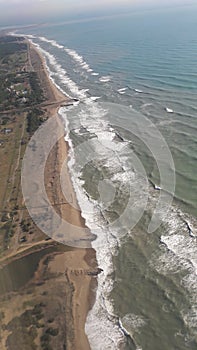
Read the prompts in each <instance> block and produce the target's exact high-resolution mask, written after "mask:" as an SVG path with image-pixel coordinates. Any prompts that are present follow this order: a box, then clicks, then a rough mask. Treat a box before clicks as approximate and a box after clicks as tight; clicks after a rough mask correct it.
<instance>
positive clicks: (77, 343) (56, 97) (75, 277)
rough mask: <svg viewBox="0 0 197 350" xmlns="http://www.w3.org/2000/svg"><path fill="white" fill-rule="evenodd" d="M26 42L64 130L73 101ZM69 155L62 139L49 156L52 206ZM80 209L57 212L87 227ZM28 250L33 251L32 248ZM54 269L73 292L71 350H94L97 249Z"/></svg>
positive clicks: (72, 255) (49, 110)
mask: <svg viewBox="0 0 197 350" xmlns="http://www.w3.org/2000/svg"><path fill="white" fill-rule="evenodd" d="M25 40H26V42H27V43H28V55H29V63H30V66H31V67H32V70H34V71H35V72H36V73H37V75H38V78H39V81H40V84H41V87H42V89H43V91H44V95H45V98H46V100H45V102H44V103H43V104H41V107H42V108H43V109H44V111H45V115H47V116H48V118H50V117H52V116H54V115H58V123H60V124H61V127H64V126H63V121H62V119H61V116H60V115H59V114H58V111H59V109H60V108H61V107H62V105H65V106H66V105H67V104H69V103H72V100H71V99H70V98H69V97H68V96H66V95H64V94H63V93H62V92H61V91H60V90H59V89H58V87H57V86H56V85H55V84H54V83H53V81H52V79H51V78H50V76H49V72H48V69H47V67H46V62H45V58H44V57H43V56H42V54H41V53H40V52H39V50H38V49H37V48H36V46H35V45H33V44H32V43H31V42H30V41H29V40H27V39H25ZM46 102H47V103H46ZM68 151H69V145H68V142H66V141H65V139H64V138H61V139H60V140H58V142H57V144H56V145H55V147H54V149H53V150H52V152H51V154H50V155H49V160H48V161H47V164H46V168H45V187H48V190H49V194H48V196H49V198H50V200H51V202H52V203H54V202H62V198H63V197H62V196H63V194H62V191H61V183H60V179H59V177H60V173H61V168H62V165H63V163H64V161H65V159H66V158H67V156H68ZM65 176H66V178H67V180H66V181H67V186H68V190H69V194H70V193H71V194H72V198H74V202H75V203H76V204H78V203H77V199H76V194H75V191H74V188H73V185H72V181H71V178H70V174H69V170H68V168H67V169H66V174H65ZM77 207H78V209H75V208H73V207H72V206H71V205H70V204H69V203H67V204H66V206H65V205H61V206H60V207H58V209H57V208H55V209H56V211H57V212H58V213H59V214H60V216H62V217H63V218H65V219H68V218H70V220H71V223H72V224H73V225H77V226H79V227H85V220H84V218H83V217H82V216H81V212H80V208H79V206H78V205H77ZM49 242H50V241H49ZM51 242H53V241H51ZM45 243H46V242H45ZM55 244H56V242H55ZM28 250H30V251H31V247H30V246H29V249H28ZM20 253H22V252H20V250H19V251H18V252H17V254H16V255H15V258H16V256H17V255H18V254H20ZM50 267H51V269H52V270H53V271H54V272H56V273H58V272H60V271H61V272H63V271H62V267H63V269H64V273H65V278H66V283H68V284H69V285H70V290H72V293H71V294H72V295H69V296H67V295H66V296H65V298H67V299H69V301H70V302H71V305H68V308H69V309H70V317H69V316H68V315H67V316H66V326H67V332H66V333H67V334H68V336H67V338H68V339H67V345H68V349H75V350H79V349H80V350H83V349H84V350H90V345H89V342H88V338H87V336H86V334H85V322H86V318H87V315H88V312H89V310H90V309H91V308H92V306H93V304H94V301H95V292H93V288H94V289H95V286H96V284H97V282H96V279H95V277H92V276H89V275H88V274H86V273H85V271H87V270H92V271H93V270H95V269H96V268H97V262H96V252H95V250H94V249H93V248H72V251H69V252H65V253H63V254H60V255H57V256H54V259H53V261H52V262H50ZM81 271H82V272H81ZM71 334H72V336H71Z"/></svg>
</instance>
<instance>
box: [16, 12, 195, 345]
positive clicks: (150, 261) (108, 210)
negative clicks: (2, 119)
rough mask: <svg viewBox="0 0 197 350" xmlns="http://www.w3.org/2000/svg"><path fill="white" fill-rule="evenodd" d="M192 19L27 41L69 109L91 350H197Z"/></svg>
mask: <svg viewBox="0 0 197 350" xmlns="http://www.w3.org/2000/svg"><path fill="white" fill-rule="evenodd" d="M196 19H197V8H196V6H193V7H192V6H190V7H185V8H176V9H165V10H163V11H161V10H160V11H159V10H158V11H152V12H151V11H146V12H139V13H133V14H132V13H131V14H127V15H120V16H118V15H117V16H114V17H109V16H108V17H107V18H97V19H96V20H91V19H89V20H84V21H79V22H77V21H73V22H70V23H66V22H65V23H63V22H62V23H59V24H58V23H57V24H53V25H42V26H38V27H32V28H28V29H23V31H20V33H22V34H24V33H25V34H26V35H28V37H29V39H30V40H32V42H33V43H35V44H36V45H37V47H38V48H39V49H40V50H41V52H42V54H43V55H44V57H45V59H46V63H47V66H48V71H49V73H50V77H51V79H52V80H53V81H54V82H55V83H56V85H58V86H59V88H60V89H61V90H62V91H64V92H65V93H66V94H67V95H69V96H71V97H72V98H75V99H76V101H75V103H74V104H73V106H70V107H62V108H61V109H60V111H59V113H60V115H61V117H62V118H63V120H64V121H65V129H66V132H67V136H66V140H67V141H68V142H69V145H70V158H69V163H68V164H69V169H70V173H71V177H72V181H73V185H74V188H75V191H76V194H77V198H78V202H79V205H80V207H81V210H82V215H83V217H84V218H85V220H86V224H87V226H88V227H89V228H90V230H91V232H92V234H94V235H96V237H97V238H96V239H94V240H93V242H92V245H93V247H94V248H95V249H96V252H97V260H98V265H99V267H100V268H102V269H103V272H102V273H101V274H100V275H99V276H98V289H97V293H96V301H95V304H94V306H93V308H92V310H91V311H90V312H89V315H88V317H87V321H86V329H85V330H86V334H87V336H88V339H89V342H90V346H91V348H92V349H93V350H99V349H100V350H101V349H103V350H107V349H113V350H115V349H131V350H133V349H138V350H140V349H141V350H166V349H168V350H175V349H177V350H186V349H190V350H193V349H195V350H196V349H197V229H196V227H197V220H196V213H197V193H196V189H197V176H196V174H197V99H196V96H197V61H196V59H197V38H196V33H197V20H196Z"/></svg>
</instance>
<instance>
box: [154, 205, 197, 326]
mask: <svg viewBox="0 0 197 350" xmlns="http://www.w3.org/2000/svg"><path fill="white" fill-rule="evenodd" d="M190 220H191V218H190V219H188V218H185V214H183V213H182V212H181V211H180V210H176V209H175V208H172V211H171V213H169V215H168V218H164V222H165V223H166V224H167V226H166V228H168V230H167V233H166V234H163V235H162V236H161V238H160V241H161V243H162V244H163V253H161V252H160V254H159V253H158V252H157V254H155V256H153V257H152V262H151V264H152V265H153V266H154V268H156V270H157V271H158V272H159V273H162V274H164V275H166V274H174V273H178V272H180V271H184V274H185V276H184V277H183V278H182V280H181V285H182V286H183V287H184V290H186V291H187V293H188V295H187V297H188V302H189V304H190V305H191V306H190V308H189V309H188V308H187V309H183V310H181V314H182V317H183V320H184V322H185V324H186V325H187V326H189V328H190V329H191V330H192V329H194V328H195V332H196V331H197V329H196V324H197V245H196V243H197V237H196V236H195V235H194V236H191V235H190V234H189V231H188V225H187V222H190ZM191 221H192V220H191ZM191 225H192V229H193V232H196V222H194V219H193V221H192V224H191ZM165 247H166V249H165Z"/></svg>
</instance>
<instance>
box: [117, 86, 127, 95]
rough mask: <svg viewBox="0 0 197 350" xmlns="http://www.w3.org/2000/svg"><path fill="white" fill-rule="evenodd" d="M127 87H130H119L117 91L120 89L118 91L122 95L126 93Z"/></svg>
mask: <svg viewBox="0 0 197 350" xmlns="http://www.w3.org/2000/svg"><path fill="white" fill-rule="evenodd" d="M127 89H128V88H127V87H125V88H121V89H118V90H117V91H118V93H119V94H120V95H124V94H125V92H126V90H127Z"/></svg>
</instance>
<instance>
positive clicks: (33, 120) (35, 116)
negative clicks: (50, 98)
mask: <svg viewBox="0 0 197 350" xmlns="http://www.w3.org/2000/svg"><path fill="white" fill-rule="evenodd" d="M42 115H43V112H42V111H41V110H40V109H37V108H34V109H33V110H32V111H31V112H29V113H28V115H27V131H28V132H29V133H30V134H33V133H34V132H35V131H36V130H37V129H38V128H39V126H40V125H41V124H42V117H41V116H42Z"/></svg>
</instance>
